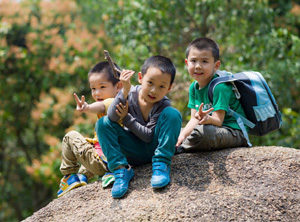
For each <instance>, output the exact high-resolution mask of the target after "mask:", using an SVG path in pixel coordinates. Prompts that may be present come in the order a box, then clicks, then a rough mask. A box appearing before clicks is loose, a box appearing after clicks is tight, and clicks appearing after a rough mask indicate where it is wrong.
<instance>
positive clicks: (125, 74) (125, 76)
mask: <svg viewBox="0 0 300 222" xmlns="http://www.w3.org/2000/svg"><path fill="white" fill-rule="evenodd" d="M133 74H134V71H132V70H127V69H123V71H122V73H121V75H120V81H121V82H122V84H123V95H124V98H125V99H126V98H127V96H128V93H129V91H130V88H131V82H130V79H131V77H132V76H133Z"/></svg>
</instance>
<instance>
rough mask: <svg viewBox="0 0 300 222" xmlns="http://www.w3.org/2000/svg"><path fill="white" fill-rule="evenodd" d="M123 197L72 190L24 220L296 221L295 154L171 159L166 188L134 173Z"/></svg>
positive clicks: (253, 152) (276, 151)
mask: <svg viewBox="0 0 300 222" xmlns="http://www.w3.org/2000/svg"><path fill="white" fill-rule="evenodd" d="M134 171H135V176H134V179H133V181H132V182H131V183H130V186H129V191H128V194H126V195H125V196H124V198H122V199H113V198H112V197H111V194H110V191H111V188H108V189H105V190H104V189H102V187H101V183H100V182H98V181H97V182H94V183H91V184H88V185H86V186H83V187H79V188H76V189H74V190H72V191H70V192H69V193H67V194H66V195H64V196H62V197H61V198H58V199H54V200H53V201H52V202H51V203H49V204H48V205H47V206H46V207H44V208H42V209H40V210H39V211H37V212H35V213H34V214H33V215H32V216H30V217H28V218H27V219H25V220H24V221H26V222H30V221H34V222H37V221H40V222H45V221H60V222H61V221H205V222H206V221H299V218H300V150H296V149H293V148H285V147H252V148H233V149H226V150H220V151H216V152H201V153H193V154H180V155H176V156H174V157H173V163H172V167H171V184H170V185H168V186H167V187H165V188H163V189H161V190H157V191H156V190H153V189H152V188H151V186H150V179H151V165H150V164H148V165H145V166H141V167H136V168H134Z"/></svg>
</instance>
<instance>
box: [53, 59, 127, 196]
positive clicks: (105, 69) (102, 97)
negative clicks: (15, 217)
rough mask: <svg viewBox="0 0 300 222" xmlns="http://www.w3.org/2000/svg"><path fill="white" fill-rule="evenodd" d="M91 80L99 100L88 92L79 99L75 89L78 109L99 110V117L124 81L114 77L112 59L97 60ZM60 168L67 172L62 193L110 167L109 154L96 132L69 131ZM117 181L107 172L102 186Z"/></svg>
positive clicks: (64, 140) (92, 90)
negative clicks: (89, 135)
mask: <svg viewBox="0 0 300 222" xmlns="http://www.w3.org/2000/svg"><path fill="white" fill-rule="evenodd" d="M88 80H89V85H90V88H91V93H92V97H93V99H94V100H95V101H96V102H95V103H92V104H87V103H86V102H85V98H84V96H82V97H81V100H79V98H78V97H77V95H76V94H75V93H74V97H75V100H76V102H77V107H76V109H77V110H78V111H80V112H89V113H96V114H97V117H98V119H99V118H101V117H103V116H104V115H105V113H106V111H107V108H108V106H109V105H110V103H111V102H112V100H113V98H114V97H115V96H116V95H117V94H118V92H119V91H120V90H121V89H122V83H121V82H120V81H119V80H118V79H116V78H115V77H114V75H113V72H112V70H111V68H110V65H109V63H108V62H100V63H98V64H96V65H95V66H94V67H93V68H92V69H91V70H90V71H89V74H88ZM78 162H79V163H80V164H81V166H79V164H78ZM78 169H79V171H78ZM60 171H61V173H62V174H63V175H65V176H64V177H63V178H62V179H61V183H60V188H59V190H58V192H57V195H58V197H61V196H62V195H64V194H65V193H67V192H68V191H70V190H71V189H73V188H75V187H78V186H82V185H86V184H87V180H88V178H92V177H94V175H99V176H102V175H104V174H105V173H106V172H107V171H108V170H107V166H106V158H105V156H104V155H103V152H102V150H101V147H100V146H99V143H98V139H97V135H96V132H95V135H94V138H93V139H90V138H84V137H83V136H82V135H81V134H80V133H78V132H76V131H71V132H69V133H67V134H66V135H65V137H64V138H63V141H62V162H61V166H60ZM113 181H114V178H113V175H112V174H109V173H107V174H105V176H104V177H102V186H103V187H106V186H108V185H109V184H110V183H111V182H113Z"/></svg>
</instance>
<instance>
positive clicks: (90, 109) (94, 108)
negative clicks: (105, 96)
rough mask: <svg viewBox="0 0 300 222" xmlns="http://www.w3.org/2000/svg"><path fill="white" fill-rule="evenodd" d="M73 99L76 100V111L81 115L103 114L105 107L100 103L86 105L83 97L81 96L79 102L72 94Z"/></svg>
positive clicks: (75, 95)
mask: <svg viewBox="0 0 300 222" xmlns="http://www.w3.org/2000/svg"><path fill="white" fill-rule="evenodd" d="M74 97H75V100H76V103H77V105H76V110H78V111H79V112H81V113H83V112H86V113H96V114H97V113H105V105H104V104H103V103H102V102H94V103H92V104H88V103H87V102H85V97H84V96H81V100H80V99H79V98H78V96H77V94H76V93H74Z"/></svg>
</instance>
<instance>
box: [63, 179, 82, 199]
mask: <svg viewBox="0 0 300 222" xmlns="http://www.w3.org/2000/svg"><path fill="white" fill-rule="evenodd" d="M79 186H81V182H80V180H79V178H78V176H77V174H69V175H67V176H64V177H63V178H62V179H61V181H60V185H59V190H58V192H57V196H58V197H61V196H62V195H64V194H65V193H67V192H69V191H70V190H72V189H74V188H75V187H79Z"/></svg>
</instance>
